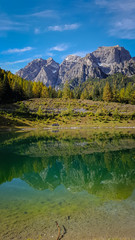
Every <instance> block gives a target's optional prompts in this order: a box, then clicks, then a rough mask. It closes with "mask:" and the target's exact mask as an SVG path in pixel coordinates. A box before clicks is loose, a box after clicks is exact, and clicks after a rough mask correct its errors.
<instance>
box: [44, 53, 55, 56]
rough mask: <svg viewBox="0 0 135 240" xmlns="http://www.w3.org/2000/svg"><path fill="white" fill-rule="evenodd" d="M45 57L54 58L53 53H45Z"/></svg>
mask: <svg viewBox="0 0 135 240" xmlns="http://www.w3.org/2000/svg"><path fill="white" fill-rule="evenodd" d="M46 55H47V56H49V57H53V56H55V55H54V53H52V52H46Z"/></svg>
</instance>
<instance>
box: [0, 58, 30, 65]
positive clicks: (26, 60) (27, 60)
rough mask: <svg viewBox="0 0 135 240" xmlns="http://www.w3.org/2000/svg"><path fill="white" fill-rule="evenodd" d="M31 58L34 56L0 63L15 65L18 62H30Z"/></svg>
mask: <svg viewBox="0 0 135 240" xmlns="http://www.w3.org/2000/svg"><path fill="white" fill-rule="evenodd" d="M31 60H32V58H26V59H21V60H17V61H13V62H3V63H0V65H13V64H18V63H24V62H29V61H31Z"/></svg>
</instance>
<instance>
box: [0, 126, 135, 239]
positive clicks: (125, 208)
mask: <svg viewBox="0 0 135 240" xmlns="http://www.w3.org/2000/svg"><path fill="white" fill-rule="evenodd" d="M56 221H57V222H58V224H59V226H60V228H61V234H63V239H65V240H66V239H67V240H69V239H75V240H76V239H78V240H81V239H95V238H96V239H108V238H120V239H135V134H134V133H132V132H131V133H130V132H128V133H121V132H116V133H115V132H114V133H112V132H111V133H110V132H98V131H97V130H95V131H93V132H90V131H89V132H88V131H87V132H86V131H84V130H79V131H75V130H74V131H60V132H57V131H56V132H51V131H48V132H45V131H44V132H43V131H42V132H28V133H19V132H18V133H16V132H6V133H5V132H3V133H2V132H1V133H0V226H1V227H0V239H1V240H10V239H14V240H19V239H22V240H25V239H35V240H36V239H41V240H42V239H57V235H58V230H57V227H56V223H55V222H56Z"/></svg>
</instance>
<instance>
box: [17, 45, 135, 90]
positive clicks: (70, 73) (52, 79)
mask: <svg viewBox="0 0 135 240" xmlns="http://www.w3.org/2000/svg"><path fill="white" fill-rule="evenodd" d="M114 73H123V74H126V75H127V76H132V75H133V74H135V58H132V57H131V55H130V53H129V52H128V51H127V50H126V49H125V48H124V47H120V46H119V45H116V46H111V47H109V46H107V47H106V46H103V47H99V48H98V49H97V50H96V51H94V52H92V53H88V54H87V55H86V56H85V57H83V58H81V57H79V56H76V55H74V54H72V55H68V56H67V57H66V58H65V59H64V60H63V62H62V63H61V64H59V63H57V62H55V61H54V59H53V58H52V57H50V58H48V59H47V60H44V59H42V58H38V59H35V60H33V61H32V62H30V63H29V64H28V65H27V66H26V67H24V68H23V69H21V70H19V71H18V72H17V74H18V75H19V76H21V77H22V78H25V79H27V80H32V81H40V82H43V83H44V84H46V85H47V86H49V85H51V86H53V87H56V86H57V87H58V86H59V85H61V84H64V83H65V81H66V80H68V81H69V82H70V81H71V80H75V82H76V83H77V82H84V81H86V80H87V79H88V78H90V77H92V78H101V79H102V78H105V77H106V76H107V75H111V74H114Z"/></svg>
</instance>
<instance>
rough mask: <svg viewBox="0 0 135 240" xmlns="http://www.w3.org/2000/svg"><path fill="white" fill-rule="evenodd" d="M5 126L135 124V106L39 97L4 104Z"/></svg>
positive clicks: (0, 113) (1, 119)
mask: <svg viewBox="0 0 135 240" xmlns="http://www.w3.org/2000/svg"><path fill="white" fill-rule="evenodd" d="M0 127H1V128H22V127H23V128H50V127H62V128H65V127H69V128H70V127H90V128H91V127H92V128H93V127H111V128H116V127H131V128H132V127H135V105H130V104H121V103H107V102H99V101H91V100H81V99H58V98H56V99H51V98H48V99H46V98H44V99H43V98H39V99H30V100H26V101H20V102H17V103H14V104H6V105H0Z"/></svg>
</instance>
